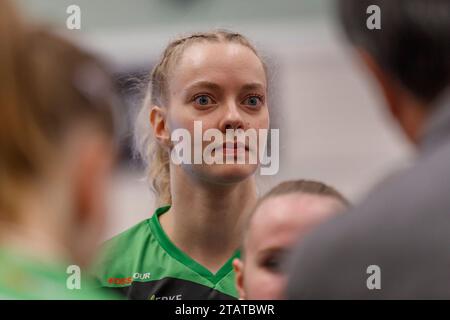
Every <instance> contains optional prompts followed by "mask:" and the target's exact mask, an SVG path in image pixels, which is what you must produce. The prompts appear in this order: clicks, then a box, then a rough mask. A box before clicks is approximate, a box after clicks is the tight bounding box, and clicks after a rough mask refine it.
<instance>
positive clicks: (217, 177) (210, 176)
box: [202, 164, 258, 184]
mask: <svg viewBox="0 0 450 320" xmlns="http://www.w3.org/2000/svg"><path fill="white" fill-rule="evenodd" d="M257 168H258V166H257V165H249V164H215V165H211V166H208V167H204V168H203V170H202V176H203V177H204V178H205V180H208V181H210V182H212V183H217V184H235V183H239V182H242V181H244V180H246V179H248V178H249V177H251V176H253V175H254V173H255V171H256V169H257Z"/></svg>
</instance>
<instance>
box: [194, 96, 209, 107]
mask: <svg viewBox="0 0 450 320" xmlns="http://www.w3.org/2000/svg"><path fill="white" fill-rule="evenodd" d="M194 101H195V103H197V104H198V105H200V106H207V105H210V104H213V103H214V102H213V101H212V99H211V98H210V97H208V96H207V95H204V94H203V95H200V96H197V97H195V99H194Z"/></svg>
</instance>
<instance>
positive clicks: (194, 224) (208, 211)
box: [160, 167, 257, 272]
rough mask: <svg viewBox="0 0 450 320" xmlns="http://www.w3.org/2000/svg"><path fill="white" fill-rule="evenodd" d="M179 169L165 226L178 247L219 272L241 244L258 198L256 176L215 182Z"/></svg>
mask: <svg viewBox="0 0 450 320" xmlns="http://www.w3.org/2000/svg"><path fill="white" fill-rule="evenodd" d="M177 169H179V172H177V174H175V178H174V179H173V180H172V181H171V189H172V195H173V197H172V206H171V208H170V210H169V211H168V212H167V213H166V214H164V215H162V216H161V218H160V222H161V225H162V228H163V229H164V231H165V232H166V234H167V235H168V237H169V238H170V239H171V241H172V242H173V243H174V244H175V245H176V246H177V247H178V248H180V249H181V250H182V251H183V252H185V253H186V254H188V255H189V256H190V257H192V258H193V259H194V260H196V261H198V262H199V263H201V264H202V265H204V266H205V267H206V268H208V269H209V270H210V271H212V272H216V271H217V270H218V269H219V268H220V267H221V266H222V265H223V264H224V263H225V262H226V261H227V260H228V259H229V258H230V256H231V255H232V254H233V253H234V252H235V251H236V250H237V249H238V248H239V246H240V241H241V233H242V226H243V223H244V221H245V219H246V217H247V215H248V213H249V212H250V210H251V209H252V208H253V206H254V205H255V203H256V199H257V194H256V183H255V179H254V177H249V178H247V179H246V180H244V181H242V182H239V183H235V184H228V185H212V184H210V183H206V182H202V181H193V180H192V179H193V178H192V177H190V176H188V175H187V174H186V173H185V172H184V171H183V169H182V168H179V167H178V168H177ZM177 169H175V170H177Z"/></svg>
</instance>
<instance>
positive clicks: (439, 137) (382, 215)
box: [288, 0, 450, 299]
mask: <svg viewBox="0 0 450 320" xmlns="http://www.w3.org/2000/svg"><path fill="white" fill-rule="evenodd" d="M370 5H378V6H379V8H380V9H381V30H376V29H375V30H369V29H368V28H367V26H366V20H367V19H368V17H369V16H370V14H367V13H366V10H367V8H368V7H369V6H370ZM338 6H339V12H340V17H341V20H342V23H343V25H344V29H345V32H346V33H347V35H348V37H349V39H350V41H351V42H352V43H353V45H354V47H355V48H356V51H357V53H358V55H359V56H360V57H361V58H362V60H363V61H364V63H365V65H366V66H367V67H368V68H369V69H370V71H371V72H372V74H373V75H374V76H375V78H376V79H377V82H378V83H379V84H380V86H381V89H382V92H383V94H384V97H385V98H386V105H387V107H388V109H389V110H390V112H391V113H392V115H393V117H394V118H395V120H396V121H397V122H398V123H399V125H400V127H401V128H402V130H403V131H404V132H405V134H406V136H407V137H408V138H409V139H410V140H411V141H412V142H413V143H414V144H416V145H417V146H418V150H419V156H418V159H417V161H416V163H415V165H414V166H413V167H412V168H410V169H408V170H405V171H403V172H401V173H398V174H397V175H395V176H394V177H392V178H391V179H390V180H389V181H387V182H385V183H383V184H382V185H380V186H379V187H378V188H377V189H376V190H375V191H374V192H373V193H372V194H370V196H369V197H368V198H367V199H366V200H365V201H364V202H363V203H362V204H361V205H360V206H357V207H356V208H354V209H353V210H351V212H350V213H349V214H348V215H340V216H338V217H336V219H333V221H331V222H330V223H327V224H325V225H324V226H322V227H319V228H318V229H317V232H314V233H313V234H311V236H310V237H309V238H308V239H307V240H305V241H304V242H303V243H302V244H301V245H299V246H298V248H297V250H296V253H295V257H294V258H293V261H292V265H291V279H290V281H289V288H288V297H289V298H291V299H421V298H424V299H429V298H445V299H449V298H450V250H449V248H450V90H449V84H450V1H449V0H396V1H392V0H386V1H375V0H369V1H366V0H342V1H339V5H338ZM380 156H382V155H380ZM373 265H374V266H373ZM370 266H372V267H370ZM377 288H379V289H377Z"/></svg>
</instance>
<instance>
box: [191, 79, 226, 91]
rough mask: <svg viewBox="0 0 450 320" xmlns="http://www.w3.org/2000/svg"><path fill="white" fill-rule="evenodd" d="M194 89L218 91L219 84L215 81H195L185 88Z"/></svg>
mask: <svg viewBox="0 0 450 320" xmlns="http://www.w3.org/2000/svg"><path fill="white" fill-rule="evenodd" d="M195 89H209V90H211V91H219V90H220V86H219V85H218V84H217V83H214V82H211V81H197V82H194V83H193V84H191V85H189V86H188V87H187V88H186V91H190V90H195Z"/></svg>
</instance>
